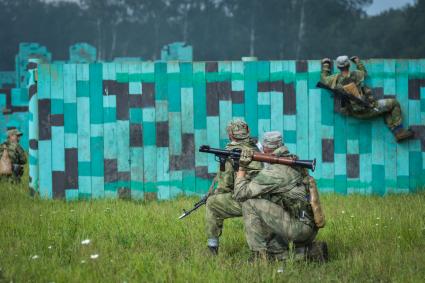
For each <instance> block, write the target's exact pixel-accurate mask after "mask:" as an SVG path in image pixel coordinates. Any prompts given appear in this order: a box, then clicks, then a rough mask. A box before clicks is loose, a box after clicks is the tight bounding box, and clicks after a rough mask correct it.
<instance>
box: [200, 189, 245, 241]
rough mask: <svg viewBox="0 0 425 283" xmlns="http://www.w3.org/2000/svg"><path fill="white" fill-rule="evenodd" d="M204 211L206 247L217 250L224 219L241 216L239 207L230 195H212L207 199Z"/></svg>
mask: <svg viewBox="0 0 425 283" xmlns="http://www.w3.org/2000/svg"><path fill="white" fill-rule="evenodd" d="M205 211H206V212H205V218H206V231H207V236H208V246H209V247H217V248H218V246H219V240H218V239H219V237H220V235H221V232H222V230H223V222H224V219H226V218H232V217H240V216H242V208H241V205H240V203H239V202H237V201H235V200H234V199H233V198H232V194H231V193H222V194H214V195H211V196H210V197H208V200H207V203H206V210H205Z"/></svg>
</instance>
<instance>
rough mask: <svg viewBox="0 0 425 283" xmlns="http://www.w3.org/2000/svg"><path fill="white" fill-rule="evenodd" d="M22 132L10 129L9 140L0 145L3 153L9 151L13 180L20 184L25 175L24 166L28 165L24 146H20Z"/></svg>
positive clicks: (8, 132)
mask: <svg viewBox="0 0 425 283" xmlns="http://www.w3.org/2000/svg"><path fill="white" fill-rule="evenodd" d="M21 136H22V132H20V131H19V130H18V129H9V130H8V131H7V140H6V141H5V142H4V143H2V144H1V145H0V148H1V151H2V153H3V151H4V150H6V151H7V154H8V156H9V159H10V161H11V164H12V175H11V180H12V181H14V182H20V181H21V177H22V175H23V174H24V165H25V164H26V163H27V157H26V155H25V151H24V149H23V148H22V146H21V145H20V144H19V141H20V139H21Z"/></svg>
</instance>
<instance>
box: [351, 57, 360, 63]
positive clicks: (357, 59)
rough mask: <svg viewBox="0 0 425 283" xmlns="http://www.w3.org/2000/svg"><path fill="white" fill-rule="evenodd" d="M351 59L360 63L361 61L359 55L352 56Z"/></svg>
mask: <svg viewBox="0 0 425 283" xmlns="http://www.w3.org/2000/svg"><path fill="white" fill-rule="evenodd" d="M350 61H351V62H353V63H355V64H357V63H359V61H360V59H359V56H351V57H350Z"/></svg>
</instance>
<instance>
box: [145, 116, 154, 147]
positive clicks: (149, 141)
mask: <svg viewBox="0 0 425 283" xmlns="http://www.w3.org/2000/svg"><path fill="white" fill-rule="evenodd" d="M155 144H156V127H155V123H152V122H143V145H144V146H155Z"/></svg>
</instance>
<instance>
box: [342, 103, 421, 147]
mask: <svg viewBox="0 0 425 283" xmlns="http://www.w3.org/2000/svg"><path fill="white" fill-rule="evenodd" d="M350 114H351V116H353V117H356V118H360V119H368V118H373V117H377V116H384V121H385V124H387V126H388V128H389V129H390V130H391V131H392V132H393V134H394V136H395V138H396V140H397V141H401V140H404V139H409V138H411V137H413V132H412V131H410V130H406V129H404V128H403V125H402V122H403V117H402V113H401V107H400V103H399V102H398V101H397V99H395V98H384V99H378V100H377V101H376V107H375V109H368V110H365V111H361V112H351V113H350Z"/></svg>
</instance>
